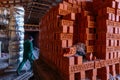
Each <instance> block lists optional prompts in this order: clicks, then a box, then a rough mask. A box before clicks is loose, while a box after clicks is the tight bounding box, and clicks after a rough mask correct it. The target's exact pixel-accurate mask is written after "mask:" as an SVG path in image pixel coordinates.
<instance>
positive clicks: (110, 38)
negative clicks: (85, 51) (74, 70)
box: [96, 0, 120, 80]
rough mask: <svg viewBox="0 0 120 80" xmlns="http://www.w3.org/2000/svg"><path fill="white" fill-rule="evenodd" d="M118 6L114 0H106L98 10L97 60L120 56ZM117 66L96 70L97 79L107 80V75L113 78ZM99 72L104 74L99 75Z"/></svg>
mask: <svg viewBox="0 0 120 80" xmlns="http://www.w3.org/2000/svg"><path fill="white" fill-rule="evenodd" d="M119 4H120V3H119V2H117V1H114V0H106V1H105V2H104V4H103V5H102V7H101V8H99V10H98V16H97V31H96V32H97V40H96V48H97V49H96V53H97V54H96V56H97V58H99V59H105V60H107V59H116V58H119V56H120V50H119V48H118V47H119V46H120V38H119V37H118V36H119V35H120V20H119V14H118V12H119ZM117 65H119V64H113V65H111V66H107V67H103V68H101V70H98V75H99V77H101V78H102V80H108V79H109V74H112V75H113V76H114V77H115V76H116V73H117V72H116V70H115V69H117V67H116V66H117ZM118 68H119V67H118ZM101 71H102V72H103V71H105V72H104V73H101ZM117 74H119V73H117ZM103 76H104V77H103Z"/></svg>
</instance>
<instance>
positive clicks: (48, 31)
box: [40, 1, 80, 71]
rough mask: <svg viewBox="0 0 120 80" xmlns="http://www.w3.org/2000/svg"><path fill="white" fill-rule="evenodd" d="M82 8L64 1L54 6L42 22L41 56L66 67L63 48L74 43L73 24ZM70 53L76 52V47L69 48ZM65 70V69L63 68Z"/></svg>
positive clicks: (58, 66) (61, 67) (56, 64)
mask: <svg viewBox="0 0 120 80" xmlns="http://www.w3.org/2000/svg"><path fill="white" fill-rule="evenodd" d="M79 12H80V8H79V7H78V6H74V5H72V4H70V3H68V2H65V1H63V2H62V3H60V4H59V5H58V6H57V7H54V8H52V9H51V10H50V11H49V12H48V13H47V14H46V15H45V16H44V17H43V18H42V20H41V23H40V25H41V26H40V30H41V31H40V49H41V56H42V57H44V58H45V59H46V61H47V62H48V63H49V61H50V62H51V63H50V64H53V65H55V67H57V68H60V69H61V70H62V69H63V68H64V66H63V64H65V62H64V61H63V60H62V58H63V55H64V54H63V49H64V48H69V47H71V46H72V45H73V24H74V20H75V13H79ZM69 49H70V54H74V53H75V52H74V48H69ZM63 71H64V70H63Z"/></svg>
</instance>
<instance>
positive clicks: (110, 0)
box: [93, 0, 120, 11]
mask: <svg viewBox="0 0 120 80" xmlns="http://www.w3.org/2000/svg"><path fill="white" fill-rule="evenodd" d="M96 5H97V7H96ZM93 6H94V9H95V11H98V10H99V9H101V8H105V7H112V8H117V9H120V2H117V1H115V0H105V1H102V0H99V1H97V0H93Z"/></svg>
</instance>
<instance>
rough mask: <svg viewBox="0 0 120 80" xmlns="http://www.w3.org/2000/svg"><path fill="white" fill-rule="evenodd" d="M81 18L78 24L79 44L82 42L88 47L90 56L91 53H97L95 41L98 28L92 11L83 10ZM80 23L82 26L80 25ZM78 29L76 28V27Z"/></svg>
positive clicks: (87, 51)
mask: <svg viewBox="0 0 120 80" xmlns="http://www.w3.org/2000/svg"><path fill="white" fill-rule="evenodd" d="M81 15H82V16H81V17H78V18H81V19H80V20H79V22H78V23H77V24H78V34H77V35H79V40H78V41H79V42H82V43H84V44H85V45H86V53H87V54H88V55H89V54H90V53H95V50H94V46H95V39H96V34H95V32H96V26H95V18H94V16H93V15H92V13H91V12H90V11H85V10H83V11H82V12H81ZM79 23H80V24H79ZM75 28H76V27H75Z"/></svg>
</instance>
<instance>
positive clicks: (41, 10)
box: [0, 0, 62, 24]
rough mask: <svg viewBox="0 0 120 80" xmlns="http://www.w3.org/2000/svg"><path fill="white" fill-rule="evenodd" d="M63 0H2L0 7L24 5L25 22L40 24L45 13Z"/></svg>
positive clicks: (0, 0)
mask: <svg viewBox="0 0 120 80" xmlns="http://www.w3.org/2000/svg"><path fill="white" fill-rule="evenodd" d="M61 1H62V0H0V7H10V6H17V5H20V6H23V7H24V8H25V23H26V24H29V23H30V24H39V21H40V19H41V17H42V16H43V15H45V13H46V12H47V11H49V9H50V8H52V7H53V6H55V5H57V4H58V3H59V2H61Z"/></svg>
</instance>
